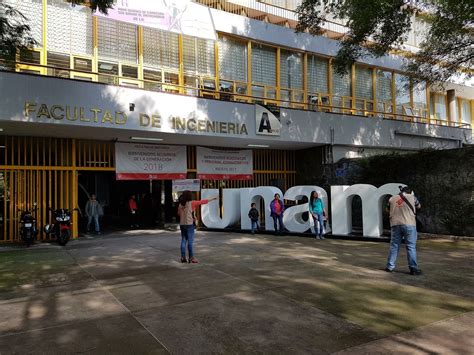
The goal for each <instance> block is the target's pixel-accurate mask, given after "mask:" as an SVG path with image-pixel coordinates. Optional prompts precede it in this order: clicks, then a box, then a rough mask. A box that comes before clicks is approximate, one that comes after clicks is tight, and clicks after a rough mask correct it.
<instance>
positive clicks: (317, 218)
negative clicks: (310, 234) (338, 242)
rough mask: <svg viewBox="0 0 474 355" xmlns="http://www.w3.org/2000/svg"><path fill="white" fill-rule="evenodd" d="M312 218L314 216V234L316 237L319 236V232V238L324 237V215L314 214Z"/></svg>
mask: <svg viewBox="0 0 474 355" xmlns="http://www.w3.org/2000/svg"><path fill="white" fill-rule="evenodd" d="M312 216H313V221H314V234H315V235H316V236H318V230H319V236H320V237H322V236H323V230H324V220H323V214H322V213H313V214H312ZM318 225H319V226H318ZM318 227H319V228H318Z"/></svg>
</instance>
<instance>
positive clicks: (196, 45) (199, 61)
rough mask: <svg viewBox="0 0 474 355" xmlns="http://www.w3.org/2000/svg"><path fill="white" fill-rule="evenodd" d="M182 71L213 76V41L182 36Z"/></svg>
mask: <svg viewBox="0 0 474 355" xmlns="http://www.w3.org/2000/svg"><path fill="white" fill-rule="evenodd" d="M183 62H184V72H185V73H187V74H199V75H202V76H211V77H214V76H215V73H216V71H215V55H214V42H213V41H212V40H205V39H201V38H194V37H189V36H183Z"/></svg>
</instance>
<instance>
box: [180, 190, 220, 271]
mask: <svg viewBox="0 0 474 355" xmlns="http://www.w3.org/2000/svg"><path fill="white" fill-rule="evenodd" d="M192 198H193V197H192V193H191V191H184V192H183V194H182V195H181V196H180V198H179V205H178V216H179V228H180V229H181V262H182V263H186V262H190V263H193V264H197V263H198V260H197V259H196V258H195V257H194V251H193V242H194V229H195V222H196V218H195V217H194V211H195V210H196V208H198V207H199V206H201V205H205V204H206V203H208V202H210V201H213V200H217V197H213V198H210V199H208V200H200V201H193V200H192ZM186 244H187V245H188V254H189V259H186Z"/></svg>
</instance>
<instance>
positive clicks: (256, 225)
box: [250, 220, 260, 234]
mask: <svg viewBox="0 0 474 355" xmlns="http://www.w3.org/2000/svg"><path fill="white" fill-rule="evenodd" d="M250 223H252V234H255V231H256V230H259V229H260V222H259V221H258V220H256V221H254V220H250Z"/></svg>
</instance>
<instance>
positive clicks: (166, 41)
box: [143, 27, 179, 72]
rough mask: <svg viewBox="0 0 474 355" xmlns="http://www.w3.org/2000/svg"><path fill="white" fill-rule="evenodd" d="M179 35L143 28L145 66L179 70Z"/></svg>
mask: <svg viewBox="0 0 474 355" xmlns="http://www.w3.org/2000/svg"><path fill="white" fill-rule="evenodd" d="M178 37H179V36H178V34H176V33H172V32H166V31H161V30H155V29H152V28H148V27H144V28H143V64H144V65H145V66H146V67H149V68H159V69H165V70H167V71H176V72H177V71H178V70H179V42H178Z"/></svg>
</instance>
